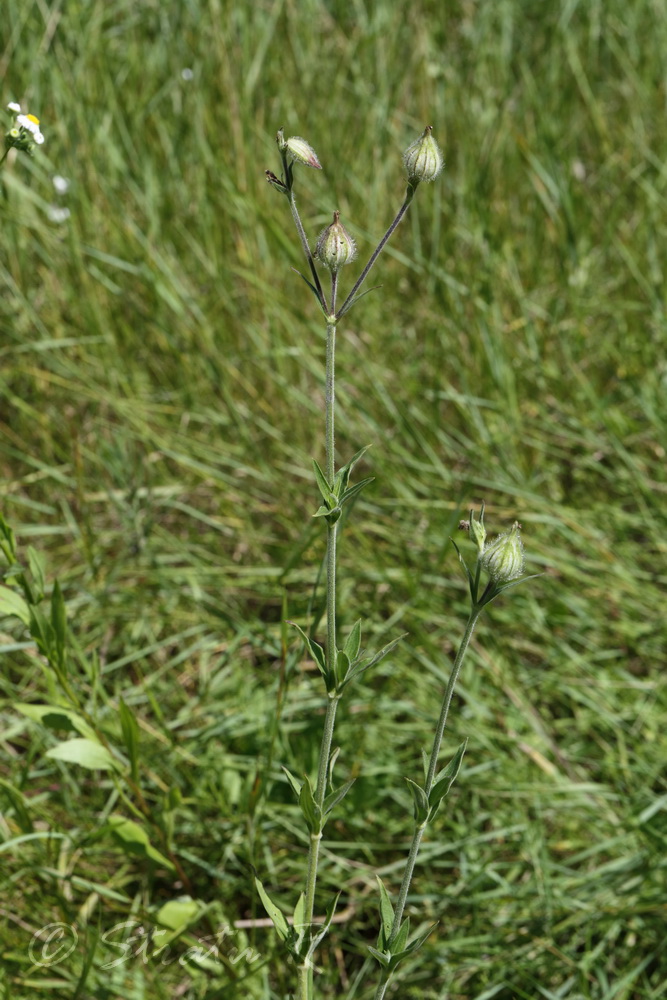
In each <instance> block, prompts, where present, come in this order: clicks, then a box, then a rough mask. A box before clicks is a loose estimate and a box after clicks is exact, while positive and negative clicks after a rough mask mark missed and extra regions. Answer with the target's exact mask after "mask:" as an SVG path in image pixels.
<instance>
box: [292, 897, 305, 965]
mask: <svg viewBox="0 0 667 1000" xmlns="http://www.w3.org/2000/svg"><path fill="white" fill-rule="evenodd" d="M305 917H306V897H305V894H304V893H303V892H302V893H301V894H300V896H299V898H298V900H297V902H296V906H295V907H294V916H293V917H292V926H293V928H294V943H293V946H292V953H293V954H294V955H296V956H297V957H300V955H301V951H302V945H303V942H304V940H305V938H306V932H307V931H308V924H307V923H305Z"/></svg>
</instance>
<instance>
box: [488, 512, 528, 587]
mask: <svg viewBox="0 0 667 1000" xmlns="http://www.w3.org/2000/svg"><path fill="white" fill-rule="evenodd" d="M480 559H481V562H482V566H483V567H484V569H485V570H486V571H487V573H488V574H489V576H490V577H491V579H492V580H493V581H494V583H509V581H510V580H516V578H517V577H518V576H521V574H522V573H523V564H524V555H523V542H522V541H521V533H520V525H519V522H518V521H515V522H514V524H513V525H512V527H511V529H510V530H509V531H506V532H505V534H504V535H499V536H498V538H496V540H495V542H491V544H490V545H487V546H486V548H485V549H484V551H483V552H482V555H481V556H480Z"/></svg>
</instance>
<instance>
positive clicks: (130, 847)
mask: <svg viewBox="0 0 667 1000" xmlns="http://www.w3.org/2000/svg"><path fill="white" fill-rule="evenodd" d="M70 742H73V741H70ZM107 826H108V827H109V829H110V830H111V832H112V834H113V836H114V839H115V840H117V841H118V842H119V844H120V845H121V847H122V849H123V851H124V853H125V854H128V855H131V856H134V857H139V858H150V860H151V861H154V862H155V863H156V864H158V865H163V866H164V867H165V868H169V869H171V870H172V871H173V870H174V866H173V864H172V863H171V861H170V860H169V858H165V856H164V855H163V854H161V853H160V852H159V851H158V850H157V849H156V848H155V847H153V845H152V844H151V842H150V838H149V836H148V833H147V832H146V830H145V829H144V828H143V826H141V825H140V824H139V823H135V821H134V820H132V819H126V818H125V817H124V816H119V815H113V816H109V819H108V820H107Z"/></svg>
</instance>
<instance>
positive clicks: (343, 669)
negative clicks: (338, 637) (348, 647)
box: [336, 649, 350, 686]
mask: <svg viewBox="0 0 667 1000" xmlns="http://www.w3.org/2000/svg"><path fill="white" fill-rule="evenodd" d="M349 672H350V658H349V656H348V655H347V653H346V652H345V651H344V650H343V649H339V650H338V651H337V653H336V681H337V684H338V685H339V686H340V685H341V684H342V683H343V681H344V680H345V678H346V677H347V675H348V673H349Z"/></svg>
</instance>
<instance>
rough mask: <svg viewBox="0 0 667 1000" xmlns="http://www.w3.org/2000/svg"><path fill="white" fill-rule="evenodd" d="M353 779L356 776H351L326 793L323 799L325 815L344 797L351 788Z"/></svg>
mask: <svg viewBox="0 0 667 1000" xmlns="http://www.w3.org/2000/svg"><path fill="white" fill-rule="evenodd" d="M355 781H356V778H351V779H350V780H349V781H346V782H345V783H344V784H342V785H341V786H340V788H337V789H336V790H335V791H334V792H332V793H331V794H330V795H327V797H326V799H325V800H324V815H325V816H328V815H329V813H330V812H331V810H332V809H334V808H335V807H336V806H337V805H338V803H339V802H341V801H342V800H343V799H344V798H345V796H346V795H347V793H348V792H349V790H350V789H351V788H352V785H353V784H354V782H355Z"/></svg>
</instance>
